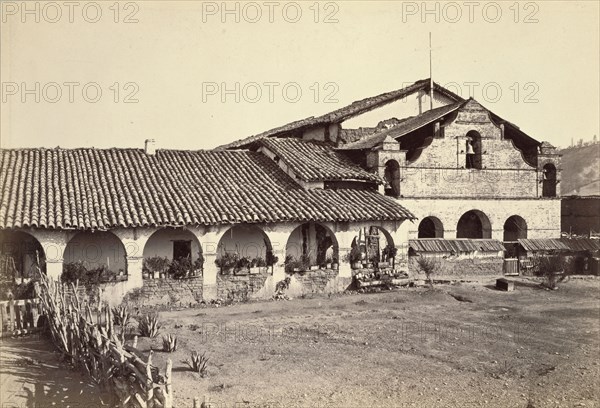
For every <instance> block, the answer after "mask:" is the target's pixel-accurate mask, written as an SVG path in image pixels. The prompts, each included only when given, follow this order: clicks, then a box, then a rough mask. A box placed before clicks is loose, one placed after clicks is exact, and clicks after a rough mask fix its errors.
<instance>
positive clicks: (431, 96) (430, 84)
mask: <svg viewBox="0 0 600 408" xmlns="http://www.w3.org/2000/svg"><path fill="white" fill-rule="evenodd" d="M431 54H432V51H431V31H430V32H429V110H433V69H432V62H431Z"/></svg>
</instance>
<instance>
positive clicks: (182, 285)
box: [123, 276, 202, 307]
mask: <svg viewBox="0 0 600 408" xmlns="http://www.w3.org/2000/svg"><path fill="white" fill-rule="evenodd" d="M201 301H202V276H194V277H189V278H185V279H172V278H162V279H144V281H143V286H142V287H141V288H137V289H133V290H131V291H129V292H128V293H127V294H126V295H125V297H124V298H123V304H127V305H128V306H134V307H141V306H193V305H195V304H198V303H200V302H201Z"/></svg>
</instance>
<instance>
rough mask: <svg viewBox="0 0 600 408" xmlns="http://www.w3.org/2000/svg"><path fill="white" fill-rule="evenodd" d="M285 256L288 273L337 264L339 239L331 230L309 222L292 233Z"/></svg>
mask: <svg viewBox="0 0 600 408" xmlns="http://www.w3.org/2000/svg"><path fill="white" fill-rule="evenodd" d="M285 255H286V256H285V257H286V259H285V263H286V270H287V271H288V272H289V271H290V270H291V269H304V270H307V269H308V268H310V267H322V266H324V265H327V264H328V263H336V261H338V260H339V249H338V243H337V239H336V238H335V234H334V233H333V232H332V231H331V230H330V229H329V228H327V227H325V226H323V225H321V224H318V223H315V222H308V223H305V224H302V225H300V226H299V227H297V228H296V229H294V231H292V233H291V234H290V237H289V238H288V241H287V244H286V247H285ZM338 262H339V261H338ZM290 265H292V266H290Z"/></svg>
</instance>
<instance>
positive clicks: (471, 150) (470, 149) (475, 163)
mask: <svg viewBox="0 0 600 408" xmlns="http://www.w3.org/2000/svg"><path fill="white" fill-rule="evenodd" d="M465 152H466V155H467V157H466V159H467V161H466V163H467V164H466V168H467V169H481V168H482V159H481V135H480V134H479V132H477V131H476V130H470V131H468V132H467V142H466V145H465Z"/></svg>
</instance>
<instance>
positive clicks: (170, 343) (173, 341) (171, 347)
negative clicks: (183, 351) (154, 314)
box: [163, 334, 177, 353]
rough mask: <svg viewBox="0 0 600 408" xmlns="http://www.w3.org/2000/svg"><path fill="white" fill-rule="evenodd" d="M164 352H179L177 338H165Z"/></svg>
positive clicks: (168, 336)
mask: <svg viewBox="0 0 600 408" xmlns="http://www.w3.org/2000/svg"><path fill="white" fill-rule="evenodd" d="M163 351H166V352H167V353H172V352H174V351H177V337H176V336H173V335H171V334H167V335H166V336H163Z"/></svg>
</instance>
